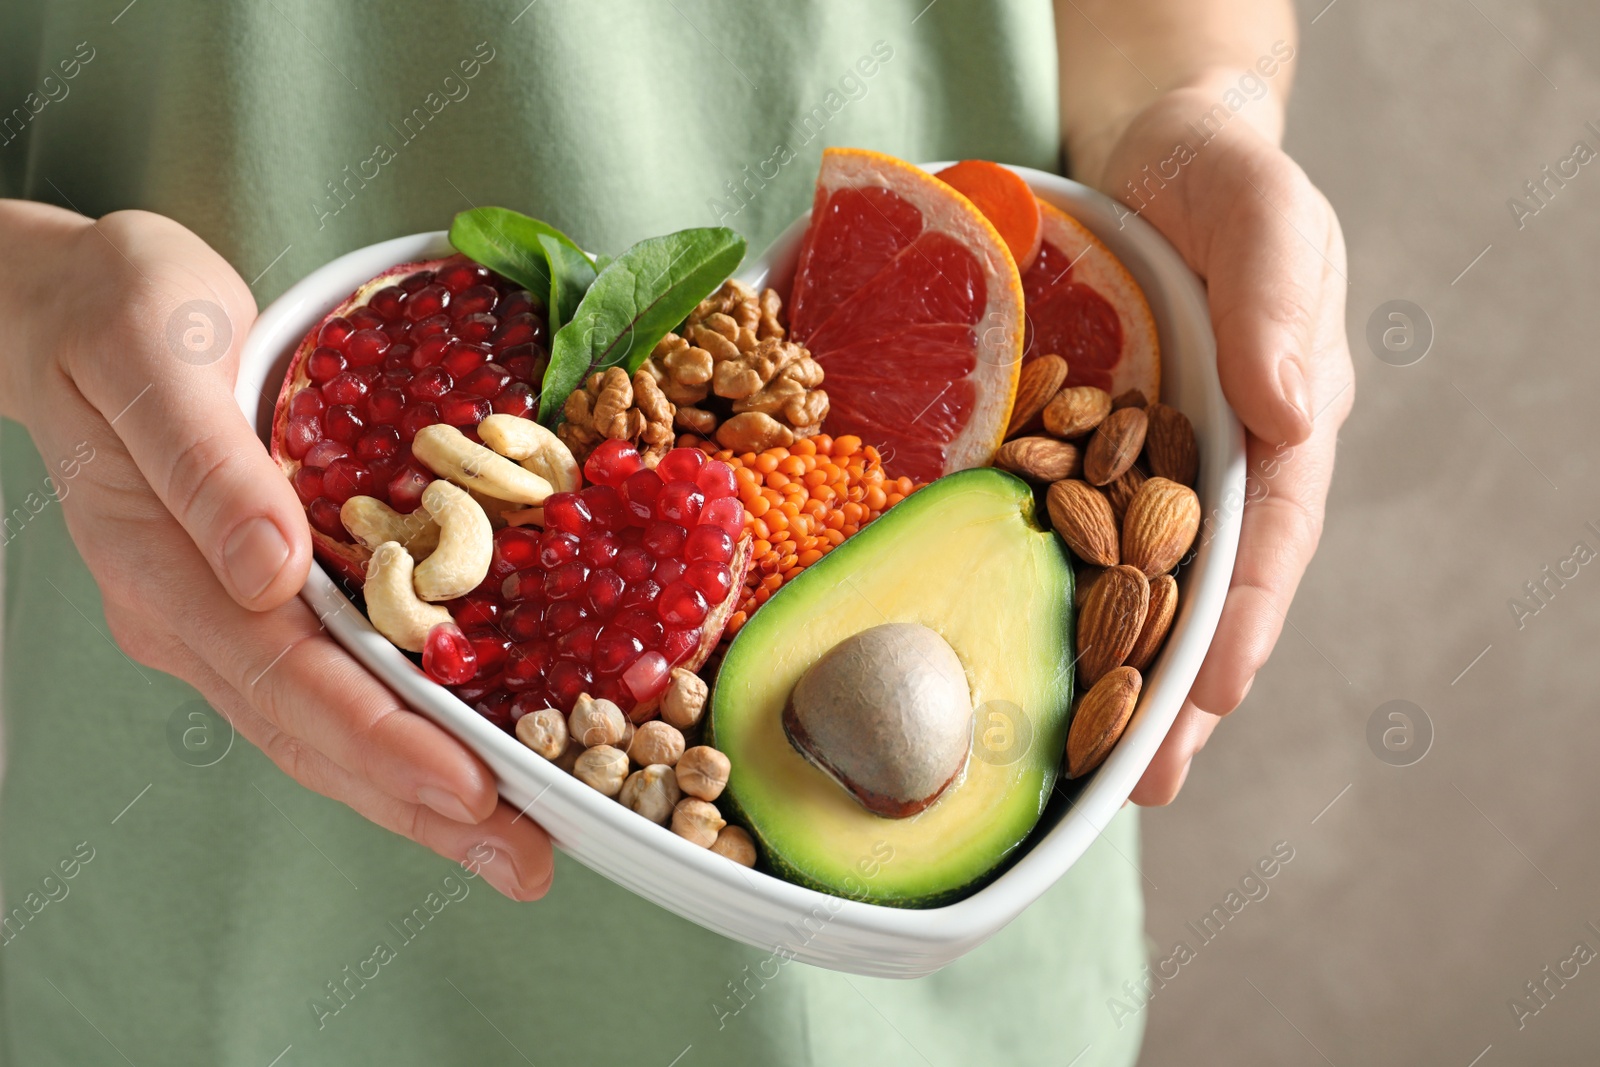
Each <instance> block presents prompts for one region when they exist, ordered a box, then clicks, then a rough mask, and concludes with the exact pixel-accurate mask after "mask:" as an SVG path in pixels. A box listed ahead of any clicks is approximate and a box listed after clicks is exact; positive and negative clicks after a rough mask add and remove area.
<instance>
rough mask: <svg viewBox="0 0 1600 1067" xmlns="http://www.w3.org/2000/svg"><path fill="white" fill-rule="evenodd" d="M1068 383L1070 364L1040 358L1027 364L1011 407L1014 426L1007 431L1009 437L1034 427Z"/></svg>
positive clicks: (1060, 360)
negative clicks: (1041, 413)
mask: <svg viewBox="0 0 1600 1067" xmlns="http://www.w3.org/2000/svg"><path fill="white" fill-rule="evenodd" d="M1066 380H1067V361H1066V360H1064V359H1062V358H1061V357H1060V356H1040V357H1039V358H1038V359H1034V360H1029V361H1028V362H1027V363H1024V364H1023V365H1022V371H1021V373H1020V374H1019V375H1018V377H1017V399H1016V401H1015V402H1014V403H1013V404H1012V405H1011V425H1009V426H1007V427H1006V436H1007V437H1010V436H1011V435H1012V434H1015V433H1018V432H1020V431H1022V430H1025V429H1027V428H1028V427H1029V426H1030V425H1033V424H1034V423H1035V422H1036V420H1037V419H1038V418H1039V413H1040V412H1041V411H1043V410H1044V406H1045V405H1046V404H1048V403H1050V398H1051V397H1053V396H1055V395H1056V394H1057V393H1058V392H1060V391H1061V386H1062V385H1063V384H1064V383H1065V382H1066Z"/></svg>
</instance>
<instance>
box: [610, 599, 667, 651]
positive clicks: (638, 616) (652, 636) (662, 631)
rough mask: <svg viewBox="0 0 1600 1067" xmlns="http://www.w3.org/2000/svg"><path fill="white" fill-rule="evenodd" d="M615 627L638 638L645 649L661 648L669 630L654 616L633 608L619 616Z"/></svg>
mask: <svg viewBox="0 0 1600 1067" xmlns="http://www.w3.org/2000/svg"><path fill="white" fill-rule="evenodd" d="M615 625H616V626H617V627H618V628H620V629H623V630H626V631H627V632H628V633H630V634H632V635H633V636H635V637H637V638H638V639H639V640H640V641H641V642H643V644H644V647H645V648H660V647H661V645H662V643H663V642H664V641H666V639H667V628H666V627H665V626H663V625H661V620H660V619H658V618H656V617H655V616H654V615H653V614H647V613H646V612H644V611H643V610H641V609H638V608H632V609H630V610H628V611H624V612H623V613H622V614H620V615H618V616H617V621H616V623H615Z"/></svg>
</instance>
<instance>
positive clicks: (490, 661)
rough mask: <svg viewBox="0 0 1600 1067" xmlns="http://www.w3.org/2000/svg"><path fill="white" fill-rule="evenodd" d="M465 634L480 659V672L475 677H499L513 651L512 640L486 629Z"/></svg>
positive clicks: (479, 628)
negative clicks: (509, 653) (507, 656)
mask: <svg viewBox="0 0 1600 1067" xmlns="http://www.w3.org/2000/svg"><path fill="white" fill-rule="evenodd" d="M456 621H457V622H460V621H461V620H460V619H457V620H456ZM465 632H466V635H467V642H468V643H469V644H470V645H472V651H473V652H474V653H475V654H476V655H477V657H478V672H477V674H476V675H475V676H474V677H478V678H482V677H483V676H484V675H498V674H499V673H500V669H501V668H502V667H504V666H505V663H506V655H507V653H508V652H510V650H511V639H510V638H508V637H506V636H505V634H503V633H501V632H500V631H498V630H494V629H489V628H485V627H478V628H475V629H471V630H467V631H465Z"/></svg>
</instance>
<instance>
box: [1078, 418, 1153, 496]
mask: <svg viewBox="0 0 1600 1067" xmlns="http://www.w3.org/2000/svg"><path fill="white" fill-rule="evenodd" d="M1148 426H1149V420H1148V419H1146V418H1145V414H1144V409H1143V408H1123V409H1122V410H1120V411H1113V412H1112V413H1111V414H1110V415H1107V416H1106V418H1105V421H1104V422H1102V423H1100V426H1099V427H1098V428H1097V429H1096V430H1095V431H1094V436H1093V437H1091V438H1090V439H1089V447H1088V449H1086V450H1085V451H1084V453H1083V476H1084V478H1085V479H1086V480H1087V481H1088V482H1089V484H1090V485H1105V484H1106V483H1108V482H1113V481H1116V480H1117V479H1118V478H1120V477H1122V474H1123V472H1124V471H1126V470H1127V469H1128V468H1129V467H1131V466H1133V461H1134V460H1136V459H1138V458H1139V453H1140V451H1142V450H1143V449H1144V435H1145V430H1146V428H1147V427H1148Z"/></svg>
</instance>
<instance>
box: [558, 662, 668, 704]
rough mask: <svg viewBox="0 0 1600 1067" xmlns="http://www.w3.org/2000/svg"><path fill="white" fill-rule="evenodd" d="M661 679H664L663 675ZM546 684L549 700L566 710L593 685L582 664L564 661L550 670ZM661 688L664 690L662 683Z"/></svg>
mask: <svg viewBox="0 0 1600 1067" xmlns="http://www.w3.org/2000/svg"><path fill="white" fill-rule="evenodd" d="M646 655H649V653H646ZM636 665H637V664H636ZM662 677H663V679H665V675H663V676H662ZM547 684H548V685H549V688H550V698H551V699H552V700H553V701H554V702H555V704H556V706H557V707H559V708H562V709H568V708H571V707H572V705H574V704H576V703H577V702H578V698H579V697H580V696H582V695H583V694H584V693H586V692H588V691H589V687H590V686H592V685H593V684H594V675H593V674H592V673H590V671H589V668H588V667H586V666H584V665H583V664H581V663H574V662H573V661H572V660H570V659H564V660H561V661H560V662H559V663H557V664H556V665H555V666H554V667H551V668H550V678H549V681H548V683H547ZM661 688H662V689H665V688H666V685H665V682H664V681H663V684H662V686H661Z"/></svg>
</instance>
